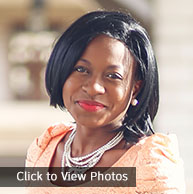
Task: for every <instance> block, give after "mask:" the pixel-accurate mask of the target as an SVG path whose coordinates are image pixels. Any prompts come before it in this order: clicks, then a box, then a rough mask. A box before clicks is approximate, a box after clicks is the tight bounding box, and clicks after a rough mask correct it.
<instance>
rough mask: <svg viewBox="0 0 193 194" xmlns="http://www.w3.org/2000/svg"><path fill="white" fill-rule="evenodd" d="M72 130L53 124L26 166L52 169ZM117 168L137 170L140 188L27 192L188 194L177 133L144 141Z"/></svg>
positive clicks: (32, 189) (36, 142)
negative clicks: (58, 152)
mask: <svg viewBox="0 0 193 194" xmlns="http://www.w3.org/2000/svg"><path fill="white" fill-rule="evenodd" d="M72 128H73V127H71V126H65V125H64V124H57V125H53V126H51V127H50V128H48V129H47V130H46V131H45V132H44V133H43V134H42V135H41V136H40V137H39V138H36V139H35V140H34V141H33V143H32V144H31V146H30V147H29V149H28V153H27V159H26V167H49V165H50V162H51V159H52V157H53V155H54V152H55V150H56V147H57V145H58V143H59V142H60V141H61V140H62V138H63V137H64V136H65V134H66V133H67V132H68V131H69V130H71V129H72ZM113 167H136V184H137V185H136V187H129V188H127V187H92V188H91V187H58V186H56V187H28V188H26V193H27V194H34V193H36V194H55V193H57V194H84V193H86V194H99V193H100V194H126V193H127V194H185V183H184V170H183V162H182V160H181V159H180V157H179V153H178V143H177V138H176V136H175V135H173V134H171V135H164V134H160V133H157V134H154V135H152V136H149V137H145V138H143V139H142V140H140V141H139V142H138V143H137V144H136V145H134V146H132V147H131V148H130V149H129V150H128V151H127V152H126V153H125V154H124V155H123V156H122V157H121V158H120V159H119V160H118V161H117V162H116V163H115V164H114V165H113ZM50 184H52V183H50ZM51 186H52V185H51Z"/></svg>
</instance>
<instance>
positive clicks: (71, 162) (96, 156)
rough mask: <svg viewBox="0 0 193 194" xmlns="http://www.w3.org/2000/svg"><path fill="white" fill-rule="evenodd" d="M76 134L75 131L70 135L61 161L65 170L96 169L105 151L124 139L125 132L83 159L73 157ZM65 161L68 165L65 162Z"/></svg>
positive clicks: (82, 157) (118, 134)
mask: <svg viewBox="0 0 193 194" xmlns="http://www.w3.org/2000/svg"><path fill="white" fill-rule="evenodd" d="M75 134H76V130H75V129H74V130H73V131H72V132H71V134H70V135H69V138H68V140H67V141H66V143H65V145H64V152H63V155H62V161H61V166H62V167H63V168H64V167H87V168H91V167H94V166H95V165H96V164H97V163H98V162H99V160H100V159H101V157H102V155H103V154H104V152H105V151H107V150H110V149H111V148H113V147H114V146H116V145H117V144H118V143H119V142H120V141H121V140H122V139H123V131H120V132H119V133H117V135H116V136H115V137H114V138H112V139H111V140H110V141H109V142H107V143H106V144H105V145H103V146H102V147H100V148H98V149H97V150H95V151H93V152H91V153H90V154H87V155H85V156H81V157H71V144H72V142H73V140H74V137H75ZM64 159H65V162H66V163H65V162H64Z"/></svg>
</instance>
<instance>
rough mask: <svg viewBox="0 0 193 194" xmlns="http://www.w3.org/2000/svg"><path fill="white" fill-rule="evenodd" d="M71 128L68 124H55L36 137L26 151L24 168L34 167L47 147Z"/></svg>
mask: <svg viewBox="0 0 193 194" xmlns="http://www.w3.org/2000/svg"><path fill="white" fill-rule="evenodd" d="M73 127H74V126H73V125H70V124H64V123H56V124H53V125H52V126H50V127H49V128H48V129H46V130H45V131H44V132H43V133H42V134H41V135H40V136H39V137H36V138H35V139H34V141H33V142H32V144H31V145H30V146H29V148H28V150H27V158H26V166H34V165H35V162H36V161H37V160H38V159H39V158H40V156H41V155H42V153H43V152H44V151H45V150H46V148H47V147H48V145H49V144H50V143H51V142H54V141H57V139H59V138H60V137H61V136H64V135H65V134H66V133H67V132H68V131H70V130H71V129H73Z"/></svg>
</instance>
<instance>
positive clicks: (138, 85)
mask: <svg viewBox="0 0 193 194" xmlns="http://www.w3.org/2000/svg"><path fill="white" fill-rule="evenodd" d="M141 86H142V80H138V81H136V82H135V84H134V86H133V95H132V99H135V98H136V97H137V95H138V94H139V91H140V89H141Z"/></svg>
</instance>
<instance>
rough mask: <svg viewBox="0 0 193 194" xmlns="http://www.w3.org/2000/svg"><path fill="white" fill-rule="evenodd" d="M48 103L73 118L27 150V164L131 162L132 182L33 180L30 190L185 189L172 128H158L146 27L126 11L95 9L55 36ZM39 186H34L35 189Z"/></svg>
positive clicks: (156, 96) (128, 164)
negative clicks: (44, 183) (42, 184)
mask: <svg viewBox="0 0 193 194" xmlns="http://www.w3.org/2000/svg"><path fill="white" fill-rule="evenodd" d="M46 88H47V91H48V94H49V96H50V104H51V105H53V106H55V107H57V106H59V107H60V108H61V109H64V108H65V109H67V110H68V111H69V113H70V114H71V115H72V117H73V118H74V120H75V123H76V124H75V125H71V126H67V125H65V124H58V125H54V126H52V127H50V128H49V129H48V130H46V131H45V133H44V134H43V135H42V136H40V137H39V138H38V139H36V140H35V141H34V142H33V143H32V145H31V146H30V148H29V150H28V155H27V160H26V166H32V167H40V166H47V167H87V168H88V169H90V168H92V167H136V170H137V177H136V182H137V186H136V187H129V188H124V189H122V188H119V187H116V188H99V187H97V188H93V189H92V190H90V189H89V188H84V189H83V188H81V190H80V188H78V187H76V188H67V187H65V188H64V187H63V188H61V187H57V188H41V189H39V188H34V189H33V188H31V189H28V192H29V193H34V192H40V191H41V193H55V192H57V193H83V192H84V193H97V192H100V193H112V192H113V193H133V194H134V193H143V194H145V193H154V194H158V193H159V194H160V193H164V194H165V193H184V192H185V191H184V180H183V167H182V161H181V159H180V157H179V154H178V148H177V140H176V137H175V135H164V134H156V133H155V132H154V130H153V126H152V122H153V120H154V117H155V115H156V113H157V109H158V101H159V91H158V73H157V65H156V60H155V57H154V53H153V50H152V46H151V43H150V40H149V38H148V35H147V33H146V31H145V30H144V28H142V27H141V26H140V25H139V24H138V23H137V22H136V21H135V20H134V19H133V18H132V17H131V16H130V15H127V14H123V13H120V12H107V11H96V12H91V13H89V14H86V15H84V16H82V17H81V18H79V19H78V20H77V21H75V22H74V23H73V24H72V25H71V26H70V27H69V28H68V29H67V30H66V31H65V32H64V33H63V35H62V36H61V37H60V39H59V40H58V41H57V43H56V45H55V47H54V49H53V52H52V54H51V56H50V59H49V62H48V65H47V70H46ZM38 189H39V190H38Z"/></svg>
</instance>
